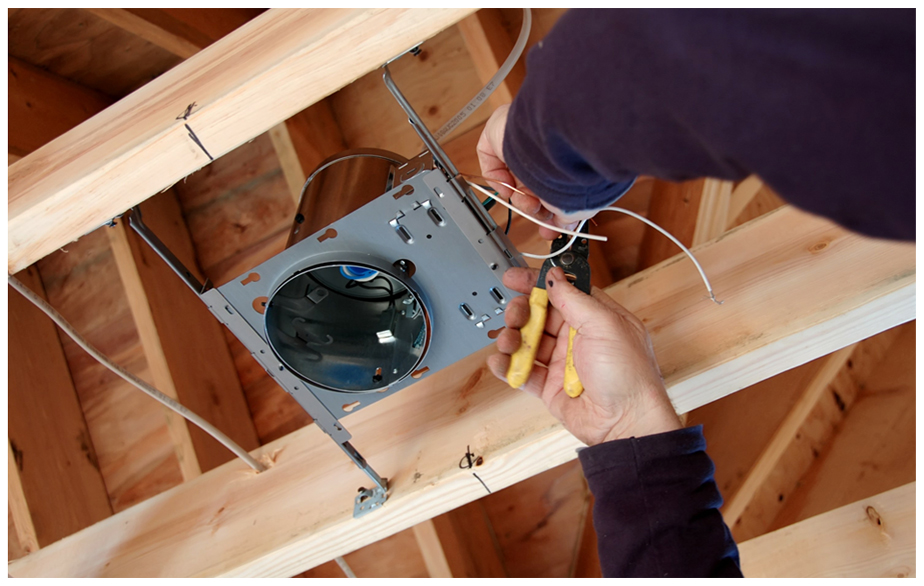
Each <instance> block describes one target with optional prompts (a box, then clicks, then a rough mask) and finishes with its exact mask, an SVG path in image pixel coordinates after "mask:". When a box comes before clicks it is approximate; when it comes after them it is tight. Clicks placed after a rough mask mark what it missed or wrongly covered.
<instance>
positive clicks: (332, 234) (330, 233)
mask: <svg viewBox="0 0 924 586" xmlns="http://www.w3.org/2000/svg"><path fill="white" fill-rule="evenodd" d="M336 237H337V231H336V230H334V229H333V228H328V229H327V231H326V232H324V233H323V234H321V235H320V236H318V242H324V241H325V240H330V239H332V238H336Z"/></svg>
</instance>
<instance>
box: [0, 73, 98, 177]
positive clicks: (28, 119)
mask: <svg viewBox="0 0 924 586" xmlns="http://www.w3.org/2000/svg"><path fill="white" fill-rule="evenodd" d="M7 70H8V76H7V80H8V81H9V86H8V95H7V98H8V100H9V102H8V104H9V107H8V116H7V120H8V122H9V128H8V132H7V138H8V143H7V151H8V153H9V154H12V155H17V156H18V157H23V156H25V155H27V154H29V153H31V152H32V151H34V150H36V149H38V148H39V147H41V146H43V145H45V144H46V143H48V142H51V141H52V140H54V139H56V138H58V137H59V136H61V135H62V134H64V133H65V132H67V131H68V130H70V129H72V128H74V127H75V126H77V125H78V124H80V123H81V122H83V121H84V120H86V119H87V118H89V117H91V116H93V115H94V114H96V113H97V112H100V111H102V110H104V109H105V108H107V107H108V106H109V105H110V104H111V103H112V98H110V97H108V96H105V95H103V94H101V93H99V92H96V91H93V90H91V89H88V88H85V87H83V86H81V85H78V84H76V83H74V82H72V81H69V80H67V79H64V78H63V77H58V76H56V75H54V74H51V73H48V72H47V71H44V70H42V69H39V68H38V67H34V66H32V65H29V64H28V63H25V62H24V61H20V60H19V59H16V58H15V57H9V58H8V59H7ZM13 162H14V161H12V160H10V164H13Z"/></svg>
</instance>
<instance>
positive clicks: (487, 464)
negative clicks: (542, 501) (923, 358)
mask: <svg viewBox="0 0 924 586" xmlns="http://www.w3.org/2000/svg"><path fill="white" fill-rule="evenodd" d="M471 12H472V11H471V10H423V11H421V10H377V9H376V10H372V9H367V10H336V11H329V12H327V13H324V16H323V18H312V19H306V18H305V17H304V15H303V14H302V13H300V12H298V11H288V10H271V11H269V12H268V13H266V14H264V15H263V16H261V17H259V18H257V19H255V20H254V21H253V22H251V23H249V24H247V25H245V26H244V27H242V28H240V29H239V30H237V31H236V32H234V33H232V34H230V35H229V36H227V37H225V38H224V39H222V40H221V41H219V42H217V43H215V44H214V45H212V46H210V47H208V48H206V49H204V50H203V51H201V52H199V53H197V54H195V55H194V56H193V57H191V58H190V59H189V60H188V61H187V62H185V63H183V64H181V65H180V66H178V67H176V68H175V69H173V70H171V71H170V72H168V73H166V74H164V75H163V76H161V77H160V78H158V79H157V80H155V81H154V82H152V83H150V84H148V85H147V86H145V87H143V88H141V89H140V90H138V91H137V92H135V93H134V94H132V95H130V96H129V97H127V98H125V99H123V100H122V101H120V102H118V103H117V104H115V105H113V106H111V107H110V108H108V109H107V110H105V111H104V112H103V113H101V114H100V115H98V116H96V117H94V118H92V119H91V120H90V121H88V122H87V123H85V124H83V125H81V126H79V127H77V128H76V129H75V130H73V131H72V132H69V133H67V134H66V135H64V136H62V137H61V138H59V139H57V140H55V141H52V142H51V143H49V144H48V145H46V146H45V147H43V148H41V149H39V150H38V151H36V152H35V153H33V154H31V155H28V156H26V157H25V158H24V159H22V160H21V161H19V162H17V163H15V164H14V165H13V166H11V167H10V176H9V190H10V196H9V197H10V200H9V256H8V270H9V271H10V273H13V272H16V271H18V270H20V269H22V268H24V267H26V266H28V265H29V264H31V263H32V262H34V261H35V260H37V259H39V258H41V257H42V256H44V255H45V254H48V253H49V252H50V251H53V250H55V249H57V248H59V247H61V246H62V245H64V244H66V243H67V242H69V241H71V240H73V239H75V238H77V237H79V236H80V235H82V234H84V233H86V232H87V231H89V230H91V229H93V228H95V227H97V226H99V225H101V224H103V223H105V222H107V221H108V220H109V219H110V218H112V217H113V216H116V215H118V214H120V213H122V212H123V211H125V210H126V209H127V208H128V207H130V206H132V205H135V204H137V203H139V202H141V201H143V200H145V199H146V198H148V197H149V196H151V195H153V194H155V193H157V192H159V191H161V190H162V189H165V188H167V187H169V186H170V185H172V184H173V183H174V182H176V181H178V180H180V179H181V178H182V177H184V176H186V175H187V174H189V173H190V172H192V171H194V170H196V169H197V168H199V167H201V166H203V165H205V164H207V163H208V161H209V158H208V155H206V153H205V152H204V151H203V149H201V148H200V147H199V146H198V145H197V144H195V143H194V142H193V141H192V140H191V139H190V136H189V133H188V130H187V128H186V125H187V124H188V125H189V126H190V127H191V128H192V129H193V130H194V132H195V134H196V136H197V137H198V139H200V140H201V142H202V143H203V145H204V146H205V147H206V149H207V150H208V153H209V155H211V156H214V157H218V156H221V155H222V154H224V153H226V152H228V151H229V150H231V149H233V148H234V147H236V146H237V145H239V144H241V143H243V142H245V141H247V140H249V139H251V138H253V137H254V136H256V135H258V134H260V133H262V132H265V131H267V130H268V129H270V128H271V127H274V126H275V125H277V124H278V123H280V122H282V121H284V120H285V119H287V118H288V117H290V116H291V115H292V114H294V113H296V112H298V111H300V110H302V109H304V108H305V107H307V106H309V105H310V104H312V103H313V102H315V101H317V100H319V99H321V98H323V97H324V96H326V95H328V94H330V93H331V92H333V91H335V90H337V89H338V88H340V87H343V86H344V85H346V84H348V83H349V82H351V81H352V80H353V79H356V78H357V77H358V76H360V75H362V74H364V73H366V72H368V71H370V70H372V69H374V68H375V67H377V66H379V65H380V64H381V63H383V62H384V61H385V60H386V59H388V58H390V57H393V56H394V55H396V54H398V53H400V52H402V51H404V50H407V49H408V48H410V47H412V46H414V45H416V44H417V43H419V42H421V41H423V40H424V39H426V38H428V37H430V36H432V35H434V34H436V33H437V32H439V31H440V30H442V29H443V28H445V27H447V26H449V25H451V24H453V23H455V22H456V21H458V20H459V19H461V18H463V17H464V16H466V15H468V14H469V13H471ZM192 103H195V104H196V106H195V107H194V108H193V109H192V111H191V112H192V113H191V115H190V116H189V117H188V120H183V119H179V120H178V119H177V117H178V116H180V117H181V118H182V116H181V115H182V114H183V113H184V112H185V111H186V109H187V107H188V106H189V105H190V104H192ZM741 187H745V184H742V186H740V187H739V189H741ZM710 194H711V195H710ZM752 195H753V194H752ZM703 197H704V198H706V200H708V201H709V202H713V201H718V202H721V203H720V204H719V205H718V209H720V212H721V213H714V212H713V213H709V212H702V213H706V215H707V216H708V217H706V218H704V221H703V222H698V226H700V227H701V229H700V230H699V231H698V236H697V242H699V243H701V244H700V245H699V247H698V248H697V250H696V253H697V256H698V258H699V259H700V261H701V262H702V264H703V266H704V268H705V270H706V271H707V273H708V274H709V275H710V278H711V280H712V282H713V285H714V287H715V290H716V293H717V295H718V297H719V298H720V299H721V300H723V301H724V304H723V305H715V304H712V303H711V302H709V301H708V300H707V298H706V296H705V291H704V290H703V287H702V283H701V281H700V280H699V277H698V275H697V273H696V271H695V270H694V269H693V267H692V266H691V265H689V263H688V262H687V261H686V260H684V258H683V257H680V256H678V257H675V258H672V259H668V260H666V261H664V262H661V263H659V264H656V265H655V266H652V267H651V268H649V269H647V270H645V271H643V272H642V273H639V274H637V275H634V276H633V277H631V278H629V279H626V280H624V281H620V282H618V283H615V284H613V285H611V286H610V287H609V288H608V289H607V293H608V294H609V295H611V296H612V297H613V298H614V299H616V300H617V301H618V302H620V303H621V304H623V305H624V306H626V307H627V308H628V309H629V310H631V311H632V312H634V313H635V314H636V315H638V316H639V317H640V318H641V319H642V320H643V322H644V323H645V324H646V326H647V327H648V329H649V331H650V332H651V335H652V340H653V342H654V347H655V350H656V353H657V355H658V360H659V363H660V365H661V368H662V372H663V374H664V377H665V380H666V382H667V385H668V389H669V393H670V396H671V399H672V401H673V402H674V405H675V406H676V408H677V409H678V411H679V412H681V413H683V412H687V411H690V410H692V409H694V408H696V407H698V406H701V405H704V404H706V403H709V402H711V401H715V400H717V399H719V398H721V397H723V396H726V395H728V394H730V393H733V392H735V391H737V390H740V389H742V388H744V387H746V386H748V385H751V384H754V383H756V382H758V381H761V380H763V379H766V378H768V377H770V376H773V375H775V374H777V373H780V372H782V371H784V370H787V369H789V368H792V367H794V366H797V365H800V364H803V363H805V362H807V361H810V360H813V359H815V358H818V357H820V356H824V355H826V354H829V353H831V352H835V351H837V350H839V349H841V348H844V347H845V346H849V345H850V344H853V343H855V342H857V341H859V340H862V339H864V338H867V337H869V336H871V335H873V334H875V333H877V332H881V331H883V330H886V329H888V328H890V327H893V326H895V325H898V324H901V323H904V322H906V321H909V320H912V319H914V317H915V250H914V246H913V245H910V244H895V243H888V242H883V241H877V240H872V239H867V238H862V237H860V236H857V235H854V234H851V233H848V232H846V231H845V230H843V229H841V228H838V227H836V226H834V225H833V224H831V223H830V222H827V221H825V220H821V219H818V218H815V217H812V216H810V215H808V214H805V213H802V212H799V211H797V210H795V209H792V208H789V207H784V208H782V209H779V210H777V211H776V212H773V213H771V214H768V215H766V216H764V217H762V218H760V219H758V220H755V221H753V222H751V223H748V224H746V225H744V226H741V227H740V228H737V229H734V230H732V231H730V232H727V233H725V234H724V235H721V236H718V235H720V234H722V232H723V231H724V227H725V225H726V224H727V216H728V214H729V207H736V206H739V209H740V207H743V206H742V204H740V201H739V200H738V199H736V198H735V195H734V194H732V193H731V190H730V187H725V186H722V185H717V184H716V183H714V182H711V181H706V183H705V184H704V186H703ZM742 197H743V196H742ZM708 205H712V204H711V203H710V204H708ZM706 207H708V206H702V207H701V210H702V209H704V208H706ZM713 209H716V208H713ZM716 218H719V219H718V220H716ZM710 220H712V221H713V223H716V224H717V225H718V226H719V228H718V229H716V230H710V228H709V221H710ZM716 236H718V237H717V238H716ZM113 238H114V239H115V240H114V244H115V245H116V248H118V246H119V245H121V246H123V250H128V249H127V248H126V245H125V244H124V243H121V244H120V241H119V238H120V236H119V235H118V233H115V236H113ZM125 254H126V255H130V254H131V251H130V250H129V251H128V252H126V253H125ZM486 356H487V351H485V352H480V353H477V354H475V355H473V356H470V357H469V358H467V359H465V360H462V361H460V362H459V363H457V364H455V365H453V366H451V367H449V368H447V369H445V370H444V371H441V372H439V373H435V374H434V375H433V376H431V377H429V378H427V379H425V380H423V381H421V382H420V383H418V384H416V385H414V386H413V387H411V388H409V389H407V390H405V391H402V392H401V393H399V394H397V395H395V396H394V397H391V398H389V399H387V400H384V401H381V402H379V403H377V404H375V405H373V406H370V407H369V408H367V409H364V410H362V411H360V412H358V413H356V414H354V415H352V416H350V417H349V419H348V425H349V427H350V430H351V432H352V433H353V435H354V443H355V445H356V446H357V448H358V449H359V450H360V451H361V452H362V453H363V454H364V455H365V456H366V457H367V459H368V460H369V461H370V462H371V463H372V464H373V465H374V466H375V468H376V469H377V470H379V471H380V472H382V473H383V475H385V476H388V477H389V480H390V489H391V490H390V497H389V500H388V502H387V504H386V505H385V507H384V508H383V509H382V510H380V511H377V512H375V513H373V514H370V515H368V516H366V517H363V518H361V519H353V518H352V502H353V499H352V497H353V493H354V491H355V490H356V488H357V487H359V486H361V485H363V482H364V477H363V475H362V473H361V472H360V471H359V470H357V469H356V468H355V467H354V466H353V465H352V463H351V462H350V461H349V460H347V459H346V458H344V457H343V454H342V453H341V452H340V451H339V450H338V449H337V447H336V446H334V445H333V444H332V443H331V442H329V441H328V440H327V438H325V437H323V433H322V432H321V431H320V430H319V429H318V428H317V427H316V426H309V427H306V428H303V429H300V430H298V431H296V432H294V433H291V434H289V435H288V436H286V437H284V438H282V439H280V440H277V441H275V442H272V443H270V444H268V445H265V446H263V447H261V448H259V449H258V450H256V451H255V452H254V453H255V454H257V455H259V456H260V457H261V458H263V459H264V461H266V462H270V463H271V467H270V469H269V470H268V471H266V472H264V473H261V474H256V473H254V472H253V471H251V470H250V469H248V468H246V466H245V465H244V464H243V463H241V462H239V461H231V462H228V463H227V464H224V465H222V466H219V467H217V468H214V469H212V470H210V471H209V472H206V473H204V474H201V475H200V474H199V469H198V467H197V466H196V467H190V468H189V469H188V470H187V469H184V478H186V482H184V483H183V484H181V485H179V486H177V487H175V488H173V489H171V490H169V491H167V492H164V493H162V494H160V495H159V496H156V497H153V498H151V499H149V500H147V501H145V502H143V503H141V504H138V505H136V506H133V507H131V508H129V509H127V510H124V511H122V512H120V513H117V514H115V515H112V516H110V517H108V518H106V519H104V520H102V521H100V522H98V523H96V524H95V525H92V526H90V527H88V528H86V529H84V530H82V531H80V532H78V533H75V534H74V535H72V536H70V537H67V538H65V539H63V540H60V541H57V542H55V543H52V544H51V545H48V546H47V547H44V548H43V549H40V550H38V551H36V552H35V553H32V554H30V555H28V556H26V557H24V558H22V559H20V560H17V561H15V562H13V563H12V564H10V566H9V573H10V574H11V575H13V576H17V577H18V576H48V575H60V576H165V575H171V576H245V575H246V576H257V575H260V576H291V575H294V574H296V573H298V572H300V571H303V570H305V569H307V568H310V567H313V566H316V565H318V564H320V563H322V562H325V561H328V560H331V559H333V558H334V557H336V556H339V555H342V554H344V553H347V552H350V551H353V550H355V549H357V548H359V547H361V546H363V545H366V544H369V543H372V542H374V541H376V540H379V539H381V538H383V537H386V536H388V535H392V534H394V533H396V532H398V531H400V530H403V529H405V528H408V527H411V526H415V525H417V524H418V523H420V522H422V521H425V520H427V519H430V518H432V517H434V516H435V515H438V514H440V513H443V512H445V511H448V510H451V509H453V508H456V507H458V506H460V505H463V504H465V503H468V502H470V501H473V500H475V499H478V498H480V497H481V496H483V495H484V494H485V490H486V488H487V490H491V491H496V490H499V489H501V488H504V487H506V486H509V485H511V484H513V483H515V482H518V481H520V480H523V479H525V478H528V477H530V476H533V475H535V474H537V473H539V472H542V471H544V470H547V469H549V468H552V467H554V466H556V465H558V464H561V463H563V462H567V461H569V460H572V459H574V458H575V457H576V450H577V449H578V448H580V447H581V444H580V442H578V441H577V440H576V439H575V438H574V437H573V436H571V435H570V434H569V433H568V432H566V431H565V430H564V429H563V428H562V427H561V425H560V424H559V423H558V422H556V421H555V420H554V419H552V418H551V417H550V416H549V414H548V413H547V412H546V410H545V409H544V407H543V406H542V404H541V403H539V402H538V401H536V400H534V399H533V398H531V397H528V396H526V395H524V394H522V393H519V392H517V391H514V390H511V389H509V388H507V387H506V386H505V385H504V384H503V383H501V382H499V381H497V380H495V379H494V378H493V377H492V376H491V375H490V374H489V373H488V371H487V370H486V368H485V366H484V361H485V357H486ZM180 427H182V426H180ZM183 429H185V427H184V428H183ZM178 434H179V435H180V436H182V432H181V431H179V432H178ZM177 441H178V442H179V444H180V445H187V446H188V445H189V442H190V440H189V438H183V437H179V439H178V440H177ZM469 447H470V449H471V451H472V452H474V453H475V454H476V455H478V456H481V457H482V459H483V464H481V465H479V466H477V467H476V468H475V469H474V470H469V469H460V468H459V461H460V459H461V458H462V457H463V456H464V454H465V453H466V451H467V450H468V449H469ZM10 470H11V472H13V471H15V467H12V468H11V469H10ZM476 474H477V477H476V476H475V475H476ZM901 490H904V492H901V493H900V494H897V496H896V494H893V493H896V491H893V493H888V495H883V496H882V499H884V500H883V504H882V505H879V506H880V507H881V508H882V510H889V511H890V512H891V510H892V508H893V507H899V508H900V507H907V506H908V500H909V497H908V490H907V489H901ZM910 492H911V497H910V499H911V507H912V509H913V488H912V489H910ZM896 499H897V500H896ZM870 506H871V507H872V505H870ZM877 510H878V509H877ZM900 510H904V509H900ZM851 514H852V513H851ZM832 515H833V513H832ZM20 517H21V515H20ZM26 517H28V514H26ZM834 518H835V517H834V516H831V517H829V519H834ZM837 519H841V517H837ZM850 519H852V517H851V518H850ZM837 522H838V523H840V522H841V521H840V520H838V521H837ZM831 523H834V521H831ZM831 526H834V525H833V524H832V525H831ZM838 526H840V525H838ZM800 527H801V526H800ZM812 527H814V526H812ZM912 527H913V524H912ZM812 530H818V529H817V528H815V529H812ZM421 531H426V527H424V528H422V529H421ZM902 532H903V533H902V535H903V539H904V536H905V533H907V528H906V527H905V526H904V525H903V526H902ZM912 532H913V529H912ZM773 535H775V534H771V535H768V536H766V537H765V538H763V539H771V538H772V537H773ZM774 543H775V544H774V545H773V546H772V547H773V548H782V547H785V546H786V545H787V541H786V540H785V539H784V540H782V541H780V540H778V541H777V542H774ZM903 543H906V541H903ZM912 543H913V541H912ZM768 547H769V546H768ZM912 548H913V546H912ZM771 549H772V548H771ZM761 551H768V549H764V550H761ZM443 563H444V564H445V559H444V560H443ZM757 565H759V563H758V562H755V566H754V567H755V568H756V567H757ZM756 571H758V570H755V572H756Z"/></svg>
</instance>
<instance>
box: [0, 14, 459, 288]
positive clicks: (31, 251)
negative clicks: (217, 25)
mask: <svg viewBox="0 0 924 586" xmlns="http://www.w3.org/2000/svg"><path fill="white" fill-rule="evenodd" d="M472 12H473V9H470V8H466V9H438V10H436V9H434V10H415V9H382V8H370V9H329V10H297V9H273V10H269V11H267V12H265V13H263V14H261V15H260V16H258V17H257V18H255V19H254V20H252V21H250V22H248V23H247V24H245V25H244V26H242V27H241V28H239V29H237V30H236V31H234V32H233V33H231V34H229V35H228V36H226V37H224V38H222V39H221V40H219V41H216V42H215V43H214V44H212V45H210V46H208V47H206V48H205V49H203V50H202V51H200V52H199V53H197V54H196V55H193V56H192V57H191V58H189V59H187V60H186V61H184V62H183V63H180V64H179V65H177V66H176V67H174V68H173V69H171V70H169V71H167V72H166V73H164V74H163V75H161V76H160V77H158V78H156V79H155V80H153V81H151V82H150V83H148V84H147V85H145V86H144V87H142V88H141V89H139V90H137V91H136V92H134V93H133V94H131V95H129V96H127V97H126V98H124V99H122V100H121V101H119V102H118V103H116V104H115V105H113V106H112V107H110V108H107V109H106V110H105V111H104V112H102V113H100V114H99V115H97V116H94V117H93V118H91V119H90V120H88V121H87V122H85V123H83V124H81V125H80V126H78V127H77V128H75V129H73V130H71V131H70V132H68V133H67V134H65V135H64V136H62V137H60V138H58V139H56V140H54V141H52V142H51V143H49V144H47V145H45V146H43V147H42V148H40V149H39V150H37V151H36V152H34V153H32V154H31V155H29V156H28V157H25V158H24V159H22V160H20V161H18V162H16V163H14V164H13V165H11V166H10V172H9V182H8V185H9V201H8V209H9V223H8V226H9V235H8V243H9V256H8V271H9V272H10V273H14V272H16V271H18V270H20V269H22V268H24V267H26V266H28V265H29V264H31V263H33V262H35V261H36V260H38V259H40V258H42V257H43V256H45V255H47V254H49V253H50V252H51V251H53V250H56V249H58V248H60V247H61V246H63V245H65V244H66V243H68V242H70V241H72V240H74V239H76V238H78V237H80V236H81V235H83V234H86V233H87V232H89V231H90V230H93V229H95V228H97V227H98V226H100V225H102V224H104V223H105V222H107V221H108V220H109V219H110V218H113V217H115V216H117V215H119V214H120V213H122V212H124V211H125V210H127V209H129V208H130V207H132V206H133V205H135V204H137V203H139V202H141V201H143V200H145V199H147V198H148V197H150V196H151V195H153V194H155V193H158V192H160V191H162V190H164V189H165V188H167V187H169V186H170V185H173V184H174V183H176V182H177V181H179V180H180V179H182V178H183V177H185V176H186V175H188V174H190V173H191V172H193V171H195V170H196V169H199V168H200V167H202V166H204V165H206V164H208V163H209V160H210V159H209V157H208V156H207V155H206V153H205V152H203V150H202V149H201V148H199V147H198V146H197V145H196V144H195V143H194V142H193V141H192V140H191V139H190V136H189V132H188V130H187V128H186V125H189V126H190V127H191V128H192V129H193V130H194V131H195V133H196V135H197V137H198V138H199V140H200V141H201V142H202V143H203V145H204V146H205V147H206V148H207V149H208V152H209V153H210V154H211V155H212V156H213V157H220V156H222V155H223V154H225V153H227V152H228V151H230V150H231V149H233V148H235V147H237V146H238V145H240V144H242V143H244V142H246V141H248V140H250V139H252V138H254V137H255V136H257V135H258V134H262V133H263V132H266V131H267V130H269V129H270V128H271V127H273V126H274V125H276V124H278V123H279V122H281V121H283V120H285V119H286V118H289V117H290V116H292V115H293V114H295V113H296V112H299V111H301V110H303V109H305V108H306V107H307V106H309V105H311V104H313V103H315V102H317V101H319V100H321V99H322V98H324V97H325V96H327V95H330V94H331V93H332V92H334V91H336V90H338V89H340V88H341V87H343V86H344V85H346V84H347V83H349V82H351V81H353V80H355V79H356V78H358V77H359V76H361V75H364V74H366V73H368V72H370V71H372V70H373V69H375V68H377V67H379V66H380V65H381V64H382V63H384V62H385V61H386V60H388V59H390V58H391V57H393V56H395V55H397V54H399V53H401V52H402V51H405V50H407V49H409V48H411V47H413V46H415V45H417V44H419V43H421V42H422V41H424V40H426V39H427V38H429V37H431V36H432V35H434V34H436V33H438V32H439V31H441V30H443V29H444V28H446V27H448V26H451V25H452V24H454V23H456V22H457V21H459V20H460V19H462V18H464V17H465V16H468V15H469V14H471V13H472ZM231 64H233V67H232V66H231ZM193 103H195V104H196V105H195V107H194V108H193V109H192V111H191V114H190V116H189V118H188V119H187V120H184V119H178V117H181V116H182V115H183V113H184V112H186V110H187V108H188V107H189V105H190V104H193ZM90 194H92V197H90ZM88 202H91V203H88Z"/></svg>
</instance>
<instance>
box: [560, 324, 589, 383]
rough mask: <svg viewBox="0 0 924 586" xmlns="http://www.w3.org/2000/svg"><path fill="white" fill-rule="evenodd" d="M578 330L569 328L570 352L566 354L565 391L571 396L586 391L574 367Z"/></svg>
mask: <svg viewBox="0 0 924 586" xmlns="http://www.w3.org/2000/svg"><path fill="white" fill-rule="evenodd" d="M576 333H577V331H576V330H575V329H574V328H569V330H568V354H567V355H566V356H565V382H564V387H565V392H566V393H568V396H569V397H572V398H574V397H580V396H581V393H583V392H584V385H582V384H581V379H579V378H578V373H577V369H575V368H574V334H576Z"/></svg>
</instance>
